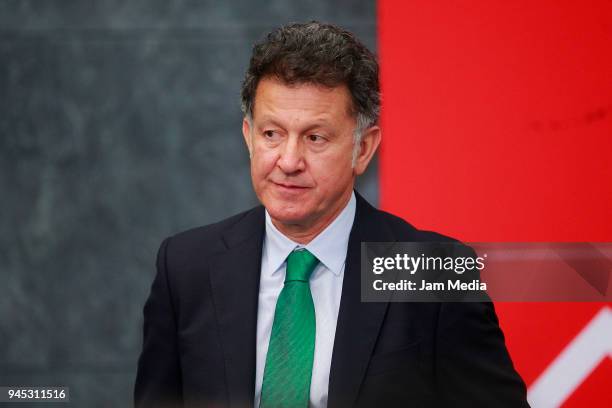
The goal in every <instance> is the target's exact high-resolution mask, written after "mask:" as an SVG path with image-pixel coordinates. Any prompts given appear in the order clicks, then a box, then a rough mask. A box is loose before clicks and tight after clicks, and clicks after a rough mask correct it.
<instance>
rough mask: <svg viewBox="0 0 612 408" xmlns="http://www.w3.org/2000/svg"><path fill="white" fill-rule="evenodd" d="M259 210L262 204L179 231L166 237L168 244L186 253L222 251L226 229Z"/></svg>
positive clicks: (251, 216)
mask: <svg viewBox="0 0 612 408" xmlns="http://www.w3.org/2000/svg"><path fill="white" fill-rule="evenodd" d="M258 210H261V206H257V207H253V208H251V209H249V210H247V211H243V212H241V213H238V214H235V215H233V216H231V217H228V218H225V219H223V220H221V221H218V222H215V223H212V224H208V225H203V226H200V227H195V228H190V229H188V230H185V231H181V232H178V233H176V234H174V235H172V236H170V237H168V238H166V241H168V245H169V246H170V247H172V249H173V250H174V251H179V252H180V253H182V254H184V255H188V254H194V253H198V254H200V255H201V254H212V253H215V252H218V251H222V250H224V249H225V248H226V247H225V245H224V241H223V234H224V233H225V232H226V231H230V230H231V229H232V228H234V227H235V226H236V225H237V224H240V223H241V221H243V220H245V219H248V218H253V217H257V212H258ZM174 251H173V252H174Z"/></svg>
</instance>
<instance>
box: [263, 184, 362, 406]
mask: <svg viewBox="0 0 612 408" xmlns="http://www.w3.org/2000/svg"><path fill="white" fill-rule="evenodd" d="M355 203H356V200H355V193H354V192H353V193H352V194H351V198H350V200H349V202H348V204H347V205H346V207H344V209H343V210H342V212H341V213H340V214H339V215H338V216H337V217H336V219H335V220H333V221H332V223H331V224H329V225H328V226H327V227H326V228H325V229H324V230H323V231H322V232H321V233H320V234H319V235H317V236H316V237H315V238H314V239H313V240H312V241H310V242H309V243H308V244H306V245H301V244H298V243H297V242H294V241H292V240H291V239H289V238H287V237H286V236H285V235H283V234H282V233H281V232H280V231H279V230H278V229H277V228H276V227H275V226H274V224H272V220H271V218H270V215H269V214H268V211H267V210H266V235H265V238H264V243H263V252H262V258H261V275H260V280H259V300H258V309H257V345H256V350H257V351H256V354H257V356H256V358H257V360H256V369H255V407H259V401H260V398H261V385H262V382H263V375H264V368H265V365H266V355H267V354H268V344H269V342H270V333H271V331H272V323H273V322H274V311H275V308H276V300H277V299H278V295H279V294H280V291H281V290H282V288H283V285H284V281H285V273H286V265H287V263H286V259H287V256H288V255H289V254H290V253H291V251H293V250H294V249H296V248H306V249H307V250H308V251H310V253H312V254H313V255H314V256H316V257H317V259H318V260H319V261H320V262H319V264H318V265H317V266H316V267H315V270H314V271H313V272H312V275H311V276H310V291H311V293H312V300H313V302H314V308H315V319H316V333H315V348H314V361H313V365H312V380H311V383H310V405H311V406H312V407H316V408H324V407H327V388H328V385H329V369H330V366H331V358H332V350H333V348H334V338H335V334H336V322H337V321H338V310H339V309H340V296H341V295H342V281H343V279H344V262H345V260H346V251H347V248H348V241H349V234H350V232H351V228H352V227H353V221H354V219H355V208H356V204H355Z"/></svg>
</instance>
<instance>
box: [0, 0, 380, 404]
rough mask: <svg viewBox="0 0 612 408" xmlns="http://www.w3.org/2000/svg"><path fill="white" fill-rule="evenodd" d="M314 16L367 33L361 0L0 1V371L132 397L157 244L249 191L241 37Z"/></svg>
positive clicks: (87, 397)
mask: <svg viewBox="0 0 612 408" xmlns="http://www.w3.org/2000/svg"><path fill="white" fill-rule="evenodd" d="M313 18H316V19H320V20H324V21H329V22H334V23H337V24H339V25H342V26H344V27H346V28H348V29H351V30H353V31H354V32H355V33H356V34H357V35H358V36H359V37H360V38H361V39H362V40H363V41H364V42H365V43H366V44H367V45H368V46H370V47H371V48H372V49H374V48H375V42H376V39H375V34H376V33H375V30H376V18H375V2H374V1H371V0H370V1H365V0H360V1H348V0H345V1H332V0H329V1H322V0H320V1H311V2H306V1H299V2H297V1H295V2H288V1H283V0H275V1H261V0H259V1H218V2H213V1H199V2H195V1H194V2H187V1H175V2H166V1H160V0H155V1H153V0H147V1H143V0H139V1H130V2H125V1H114V0H104V1H95V2H84V1H81V2H76V1H66V0H61V1H60V0H56V1H25V0H22V1H5V0H0V166H1V168H0V189H1V190H0V191H2V198H1V199H0V265H1V266H0V268H1V269H0V278H1V281H0V385H27V384H32V385H66V386H69V387H70V388H71V394H72V399H73V404H72V406H83V407H85V406H86V407H109V406H128V405H130V404H131V393H132V387H133V382H134V375H135V367H136V360H137V357H138V353H139V351H140V347H141V341H142V339H141V336H142V334H141V331H142V306H143V304H144V301H145V299H146V296H147V294H148V292H149V288H150V284H151V281H152V278H153V274H154V272H155V271H154V257H155V252H156V250H157V248H158V245H159V243H160V242H161V240H162V239H163V238H164V237H165V236H167V235H169V234H172V233H175V232H177V231H180V230H182V229H186V228H189V227H193V226H197V225H202V224H207V223H210V222H213V221H216V220H219V219H222V218H224V217H227V216H229V215H231V214H233V213H236V212H238V211H242V210H245V209H247V208H249V207H251V206H253V205H255V204H256V199H255V196H254V194H253V192H252V189H251V185H250V178H249V173H248V157H247V154H246V149H245V147H244V146H243V142H242V137H241V133H240V124H241V114H240V110H239V87H240V81H241V78H242V74H243V71H244V69H245V67H246V64H247V62H248V56H249V52H250V47H251V44H252V43H253V41H254V40H256V39H257V38H259V37H261V36H262V34H263V33H265V32H266V31H268V30H269V29H271V28H273V27H274V26H276V25H278V24H281V23H284V22H289V21H296V20H299V21H303V20H308V19H313ZM375 173H376V169H375V168H374V169H373V171H370V172H369V174H368V175H366V176H364V179H362V180H361V181H360V190H361V191H362V192H363V193H364V194H365V195H366V197H368V198H369V199H370V200H372V201H374V202H376V201H377V200H376V197H377V186H376V174H375ZM18 406H23V405H22V404H21V405H18ZM45 406H48V405H45ZM64 406H65V405H64Z"/></svg>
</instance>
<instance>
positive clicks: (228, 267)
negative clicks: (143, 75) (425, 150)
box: [135, 22, 527, 407]
mask: <svg viewBox="0 0 612 408" xmlns="http://www.w3.org/2000/svg"><path fill="white" fill-rule="evenodd" d="M242 107H243V111H244V114H245V117H244V121H243V124H242V132H243V135H244V139H245V142H246V145H247V148H248V151H249V155H250V158H251V176H252V182H253V187H254V189H255V192H256V194H257V197H258V198H259V200H260V201H261V203H262V206H259V207H256V208H254V209H251V210H249V211H246V212H244V213H241V214H238V215H236V216H233V217H231V218H228V219H226V220H224V221H221V222H219V223H216V224H213V225H208V226H205V227H201V228H197V229H194V230H190V231H187V232H183V233H181V234H178V235H175V236H173V237H170V238H167V239H166V240H165V241H164V242H163V243H162V245H161V248H160V250H159V254H158V258H157V276H156V278H155V280H154V282H153V285H152V288H151V294H150V296H149V299H148V300H147V303H146V305H145V309H144V317H145V325H144V342H143V350H142V354H141V356H140V359H139V362H138V375H137V379H136V386H135V403H136V405H137V406H139V407H151V406H175V405H178V406H182V405H184V406H190V407H191V406H231V407H246V406H260V407H298V406H299V407H307V406H309V404H310V405H311V406H315V407H326V406H328V407H348V406H362V407H369V406H383V407H386V406H402V407H403V406H414V407H420V406H470V407H477V406H482V407H493V406H496V407H497V406H509V407H510V406H512V407H520V406H527V403H526V396H525V394H526V392H525V386H524V384H523V382H522V380H521V379H520V377H519V376H518V375H517V373H516V372H515V370H514V368H513V366H512V362H511V360H510V358H509V356H508V353H507V351H506V348H505V345H504V338H503V335H502V333H501V331H500V329H499V327H498V322H497V318H496V316H495V312H494V310H493V306H492V305H491V304H490V303H444V304H440V303H389V302H379V303H364V302H361V301H360V293H361V292H360V271H359V260H360V243H361V242H367V241H372V242H394V241H449V240H450V239H449V238H445V237H443V236H441V235H438V234H435V233H431V232H424V231H419V230H417V229H415V228H414V227H413V226H411V225H410V224H408V223H406V222H405V221H403V220H402V219H400V218H397V217H395V216H393V215H390V214H388V213H385V212H382V211H379V210H377V209H375V208H373V207H372V206H371V205H370V204H368V203H367V202H366V201H365V200H364V199H363V198H362V197H361V196H360V195H359V194H358V193H356V192H355V191H354V190H353V186H354V181H355V177H356V176H358V175H360V174H362V173H363V172H364V171H365V170H366V168H367V166H368V164H369V163H370V160H371V159H372V156H373V155H374V153H375V151H376V149H377V147H378V145H379V143H380V140H381V130H380V128H379V127H378V125H377V123H378V112H379V83H378V64H377V62H376V59H375V57H374V55H373V54H372V53H371V52H369V51H368V50H367V49H366V48H365V47H364V46H363V45H362V44H361V43H360V42H359V41H358V40H357V39H356V38H355V37H354V36H353V35H352V34H351V33H349V32H347V31H344V30H342V29H340V28H338V27H335V26H332V25H326V24H320V23H317V22H311V23H308V24H291V25H288V26H285V27H281V28H279V29H277V30H275V31H273V32H272V33H270V34H269V35H268V36H267V38H266V39H265V40H264V41H263V42H261V43H260V44H258V45H256V46H255V47H254V49H253V55H252V58H251V61H250V66H249V69H248V71H247V73H246V78H245V81H244V84H243V90H242ZM415 171H419V169H415Z"/></svg>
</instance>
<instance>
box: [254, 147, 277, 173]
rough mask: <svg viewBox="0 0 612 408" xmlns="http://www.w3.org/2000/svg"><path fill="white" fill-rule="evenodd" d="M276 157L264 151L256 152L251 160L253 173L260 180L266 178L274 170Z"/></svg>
mask: <svg viewBox="0 0 612 408" xmlns="http://www.w3.org/2000/svg"><path fill="white" fill-rule="evenodd" d="M275 163H276V155H275V154H274V153H273V152H270V151H266V150H263V149H257V150H255V152H254V154H253V158H252V159H251V172H252V174H253V175H254V176H255V177H257V178H258V179H262V178H265V177H266V176H267V175H268V174H270V172H271V171H272V170H273V169H274V165H275Z"/></svg>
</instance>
